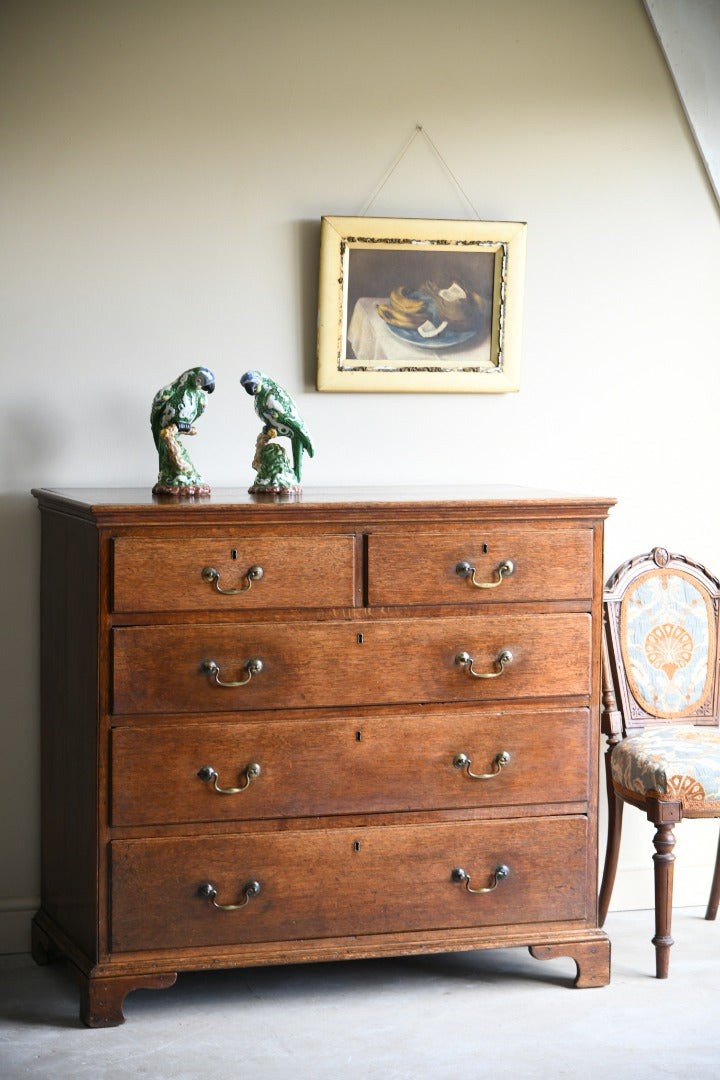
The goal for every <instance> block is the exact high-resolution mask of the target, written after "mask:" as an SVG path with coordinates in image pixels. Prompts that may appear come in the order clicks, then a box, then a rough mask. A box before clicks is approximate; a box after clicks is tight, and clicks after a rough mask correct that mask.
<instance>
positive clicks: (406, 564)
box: [368, 524, 593, 606]
mask: <svg viewBox="0 0 720 1080" xmlns="http://www.w3.org/2000/svg"><path fill="white" fill-rule="evenodd" d="M592 542H593V540H592V531H591V530H590V529H547V528H545V529H544V528H542V527H540V526H539V525H537V524H535V525H527V526H524V527H523V526H519V527H515V528H504V527H502V526H499V525H491V526H488V527H487V528H485V527H483V526H478V527H477V528H476V529H472V530H470V529H460V530H457V531H456V530H452V531H451V530H447V531H445V532H442V533H424V532H419V533H418V532H417V531H407V532H405V533H394V534H384V535H383V534H382V533H375V534H371V535H370V536H369V538H368V589H369V601H370V604H371V605H378V606H382V605H388V604H477V603H485V602H488V603H490V602H505V601H513V600H515V601H523V600H527V601H531V600H547V599H550V598H552V599H553V600H573V599H579V600H586V599H589V598H590V597H591V596H592V591H593V548H592ZM507 560H510V561H511V562H512V564H513V567H514V569H513V571H512V573H511V574H507V575H505V574H503V575H500V573H499V570H498V568H499V567H500V566H501V564H503V563H504V562H506V561H507ZM459 563H469V564H470V565H471V566H472V567H474V568H475V579H476V581H478V582H480V584H481V585H491V586H492V585H494V586H495V587H492V588H483V587H478V586H475V585H473V583H472V579H471V577H463V576H461V575H459V574H458V573H457V570H456V567H457V566H458V564H459ZM501 577H502V581H501V584H499V585H498V584H497V582H498V581H500V580H501Z"/></svg>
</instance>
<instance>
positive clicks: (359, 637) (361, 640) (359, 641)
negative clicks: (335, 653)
mask: <svg viewBox="0 0 720 1080" xmlns="http://www.w3.org/2000/svg"><path fill="white" fill-rule="evenodd" d="M363 641H364V638H363V636H362V634H358V636H357V643H358V645H362V643H363Z"/></svg>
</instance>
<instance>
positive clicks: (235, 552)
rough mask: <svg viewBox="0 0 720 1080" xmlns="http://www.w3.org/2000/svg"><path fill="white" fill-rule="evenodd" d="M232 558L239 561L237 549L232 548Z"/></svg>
mask: <svg viewBox="0 0 720 1080" xmlns="http://www.w3.org/2000/svg"><path fill="white" fill-rule="evenodd" d="M230 558H231V559H237V548H231V549H230Z"/></svg>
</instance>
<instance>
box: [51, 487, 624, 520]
mask: <svg viewBox="0 0 720 1080" xmlns="http://www.w3.org/2000/svg"><path fill="white" fill-rule="evenodd" d="M32 494H33V495H34V496H35V498H36V499H37V501H38V504H39V506H40V507H41V508H42V509H47V510H53V511H55V512H58V513H62V514H66V515H69V516H71V517H75V518H80V519H82V520H86V521H92V522H94V523H96V524H98V525H103V526H113V525H117V526H119V525H125V526H131V525H137V526H147V525H151V524H152V525H160V526H164V525H174V526H177V525H186V526H192V525H193V524H195V523H196V521H197V518H196V515H200V517H201V519H202V524H203V525H222V526H228V525H237V526H240V525H250V524H252V525H254V526H265V525H268V526H269V525H275V524H279V525H287V524H290V523H292V522H293V521H297V520H299V519H301V520H302V522H303V523H304V524H318V525H322V524H333V525H339V524H345V525H348V524H349V523H352V525H353V526H355V527H359V528H362V527H364V526H366V525H367V526H369V525H371V524H375V523H377V524H391V525H406V524H410V523H411V522H415V521H417V522H426V523H427V522H430V521H437V522H438V523H442V524H444V525H447V524H450V523H454V522H460V521H463V522H466V523H469V524H470V523H472V522H474V521H488V520H513V519H516V518H521V519H522V520H524V521H527V520H541V521H559V520H591V521H594V520H601V519H604V518H605V517H607V514H608V511H609V510H610V508H611V507H612V506H613V505H614V504H615V499H613V498H600V497H589V496H573V495H563V494H559V493H554V492H547V491H539V490H535V489H533V488H524V487H501V486H487V487H467V488H465V487H450V488H444V487H439V486H438V487H437V488H435V487H426V488H400V487H398V488H393V487H387V488H367V489H366V488H322V489H321V488H318V489H312V488H309V489H307V490H306V491H305V492H304V493H301V494H300V495H299V496H298V497H296V498H293V499H285V498H282V497H275V496H274V497H270V498H268V497H263V496H257V495H250V494H249V493H248V492H246V491H244V490H236V489H219V490H218V491H217V492H216V493H215V494H214V495H211V496H210V497H208V498H198V499H184V500H178V499H174V498H170V497H166V498H164V499H163V498H161V497H158V496H153V495H152V494H151V492H150V491H149V490H145V489H143V488H117V489H113V488H104V489H95V488H62V489H46V488H33V489H32Z"/></svg>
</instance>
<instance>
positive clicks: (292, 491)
mask: <svg viewBox="0 0 720 1080" xmlns="http://www.w3.org/2000/svg"><path fill="white" fill-rule="evenodd" d="M301 491H302V488H301V486H300V485H299V484H293V485H292V487H287V486H284V485H282V486H281V485H280V484H253V486H252V487H249V488H248V492H249V494H250V495H299V494H300V492H301Z"/></svg>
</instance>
